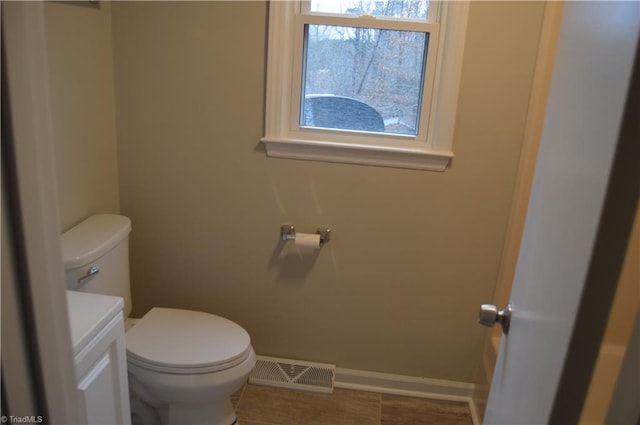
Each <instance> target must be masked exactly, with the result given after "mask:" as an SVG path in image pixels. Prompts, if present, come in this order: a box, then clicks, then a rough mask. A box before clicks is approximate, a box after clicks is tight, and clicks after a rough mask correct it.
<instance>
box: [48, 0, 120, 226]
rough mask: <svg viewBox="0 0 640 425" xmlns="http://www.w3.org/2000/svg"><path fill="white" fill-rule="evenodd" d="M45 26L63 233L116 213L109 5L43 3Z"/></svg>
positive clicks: (117, 209)
mask: <svg viewBox="0 0 640 425" xmlns="http://www.w3.org/2000/svg"><path fill="white" fill-rule="evenodd" d="M85 4H86V3H85ZM45 25H46V34H47V49H48V66H49V75H50V82H51V88H52V92H51V104H52V110H53V128H54V141H55V148H56V165H57V179H58V199H59V201H60V231H64V230H67V229H68V228H70V227H72V226H73V225H75V224H77V223H79V222H80V221H82V220H83V219H85V218H87V217H88V216H90V215H92V214H95V213H99V212H118V211H119V198H118V174H117V173H118V168H117V153H116V139H115V134H116V133H115V105H114V103H115V101H114V86H113V54H112V37H111V8H110V4H109V3H108V2H100V5H99V7H97V6H95V5H94V6H86V5H83V4H82V3H77V4H71V3H70V2H46V4H45Z"/></svg>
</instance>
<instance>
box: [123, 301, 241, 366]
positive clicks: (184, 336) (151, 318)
mask: <svg viewBox="0 0 640 425" xmlns="http://www.w3.org/2000/svg"><path fill="white" fill-rule="evenodd" d="M126 338H127V343H126V345H127V357H128V361H130V362H132V363H134V364H137V365H139V366H141V367H144V368H147V369H153V370H159V371H163V372H168V373H207V372H213V371H217V370H222V369H227V368H229V367H233V366H235V365H236V364H239V363H240V362H242V361H243V360H244V359H245V358H246V357H247V356H248V355H249V353H250V352H251V340H250V338H249V334H248V333H247V331H245V330H244V329H243V328H242V327H241V326H239V325H237V324H236V323H233V322H232V321H231V320H228V319H225V318H224V317H220V316H216V315H213V314H209V313H203V312H198V311H189V310H178V309H172V308H157V307H156V308H153V309H151V311H149V312H148V313H147V314H145V315H144V317H143V318H142V319H140V321H138V323H136V325H135V326H133V327H132V328H131V329H130V330H129V331H128V332H127V334H126Z"/></svg>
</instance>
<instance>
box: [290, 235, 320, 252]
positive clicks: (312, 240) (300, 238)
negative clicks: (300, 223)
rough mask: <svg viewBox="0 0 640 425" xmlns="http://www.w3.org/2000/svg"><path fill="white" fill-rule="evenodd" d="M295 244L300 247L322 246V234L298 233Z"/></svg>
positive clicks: (316, 247)
mask: <svg viewBox="0 0 640 425" xmlns="http://www.w3.org/2000/svg"><path fill="white" fill-rule="evenodd" d="M295 245H296V246H297V247H299V248H315V249H318V248H320V235H317V234H311V233H296V241H295Z"/></svg>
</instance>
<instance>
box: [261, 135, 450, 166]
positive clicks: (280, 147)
mask: <svg viewBox="0 0 640 425" xmlns="http://www.w3.org/2000/svg"><path fill="white" fill-rule="evenodd" d="M261 141H262V143H264V144H265V147H266V150H267V156H270V157H274V158H288V159H303V160H308V161H325V162H339V163H347V164H359V165H373V166H379V167H392V168H409V169H415V170H428V171H444V170H445V169H446V168H447V165H448V164H449V161H450V160H451V158H453V153H451V152H434V151H432V150H429V149H428V148H427V147H426V146H425V147H422V146H417V147H416V146H409V145H408V144H405V145H404V146H376V145H373V144H367V145H363V144H354V143H336V142H319V141H311V140H297V139H280V138H269V137H264V138H262V139H261Z"/></svg>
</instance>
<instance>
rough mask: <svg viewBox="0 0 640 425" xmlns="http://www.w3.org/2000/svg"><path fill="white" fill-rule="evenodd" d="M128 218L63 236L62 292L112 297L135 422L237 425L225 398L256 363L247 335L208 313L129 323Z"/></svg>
mask: <svg viewBox="0 0 640 425" xmlns="http://www.w3.org/2000/svg"><path fill="white" fill-rule="evenodd" d="M130 231H131V221H130V220H129V219H128V218H127V217H124V216H121V215H115V214H99V215H94V216H91V217H89V218H88V219H87V220H85V221H83V222H82V223H80V224H78V225H77V226H75V227H73V228H72V229H70V230H69V231H67V232H65V233H64V234H63V235H62V253H63V258H64V265H65V270H66V283H67V289H70V290H75V291H82V292H91V293H97V294H105V295H113V296H119V297H122V298H123V299H124V305H125V307H124V315H125V318H126V319H127V328H128V329H127V332H126V347H127V370H128V375H129V392H130V398H131V413H132V422H133V423H134V424H158V423H162V424H170V425H172V424H211V425H232V424H235V423H237V420H236V415H235V412H234V409H233V405H232V404H231V400H230V397H231V395H232V394H233V393H234V392H236V391H237V390H238V389H240V388H241V387H242V385H243V384H244V383H245V382H246V380H247V378H248V376H249V374H250V373H251V371H252V370H253V367H254V366H255V363H256V356H255V352H254V351H253V348H252V346H251V340H250V338H249V334H248V333H247V331H245V330H244V329H243V328H242V327H241V326H239V325H237V324H236V323H234V322H232V321H231V320H228V319H225V318H223V317H220V316H216V315H214V314H210V313H204V312H198V311H190V310H182V309H174V308H158V307H155V308H152V309H151V310H150V311H149V312H148V313H147V314H145V315H144V316H143V317H142V318H141V319H139V320H136V319H129V314H130V313H131V288H130V281H129V232H130Z"/></svg>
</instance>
